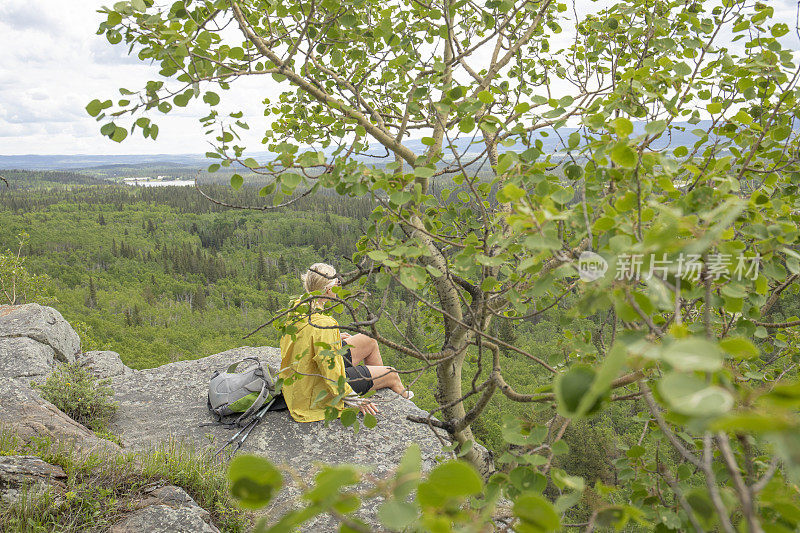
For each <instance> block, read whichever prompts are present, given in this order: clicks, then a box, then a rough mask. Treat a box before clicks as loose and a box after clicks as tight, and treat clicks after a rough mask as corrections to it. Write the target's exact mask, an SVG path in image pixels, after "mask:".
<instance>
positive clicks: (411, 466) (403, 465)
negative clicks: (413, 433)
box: [393, 443, 422, 499]
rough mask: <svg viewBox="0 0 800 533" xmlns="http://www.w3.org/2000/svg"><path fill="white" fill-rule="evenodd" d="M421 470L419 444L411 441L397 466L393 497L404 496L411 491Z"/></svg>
mask: <svg viewBox="0 0 800 533" xmlns="http://www.w3.org/2000/svg"><path fill="white" fill-rule="evenodd" d="M421 470H422V451H421V450H420V447H419V444H417V443H412V444H411V445H410V446H409V447H408V448H407V449H406V453H404V454H403V458H402V459H401V460H400V464H399V465H398V466H397V472H396V474H395V480H396V482H397V485H395V488H394V491H393V492H394V496H395V498H400V499H402V498H405V497H406V496H408V495H409V494H410V493H411V491H413V490H414V489H415V488H416V487H417V484H418V483H419V480H420V471H421Z"/></svg>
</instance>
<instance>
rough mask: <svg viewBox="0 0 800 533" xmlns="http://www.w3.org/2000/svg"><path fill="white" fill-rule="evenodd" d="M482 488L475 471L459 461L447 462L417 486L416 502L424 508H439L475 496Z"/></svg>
mask: <svg viewBox="0 0 800 533" xmlns="http://www.w3.org/2000/svg"><path fill="white" fill-rule="evenodd" d="M482 488H483V482H482V481H481V477H480V476H479V475H478V473H477V472H476V471H475V469H474V468H473V467H472V466H470V465H468V464H467V463H463V462H461V461H448V462H446V463H443V464H441V465H439V466H437V467H436V468H434V469H433V471H432V472H431V473H430V475H429V476H428V479H427V480H426V481H424V482H422V483H420V484H419V488H418V489H417V501H418V502H419V503H420V505H422V506H424V507H440V506H442V505H443V504H444V503H445V502H447V501H449V500H450V499H453V498H457V499H460V498H463V497H465V496H470V495H472V494H477V493H479V492H480V491H481V489H482Z"/></svg>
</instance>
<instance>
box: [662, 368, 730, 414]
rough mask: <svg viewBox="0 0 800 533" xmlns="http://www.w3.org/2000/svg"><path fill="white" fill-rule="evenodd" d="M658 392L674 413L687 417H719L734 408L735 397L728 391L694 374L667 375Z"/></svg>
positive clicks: (675, 373)
mask: <svg viewBox="0 0 800 533" xmlns="http://www.w3.org/2000/svg"><path fill="white" fill-rule="evenodd" d="M658 390H659V392H660V393H661V396H662V397H663V398H664V400H665V401H666V402H667V404H668V405H669V407H670V408H671V409H672V410H673V411H675V412H677V413H680V414H683V415H686V416H695V417H712V416H719V415H721V414H724V413H726V412H728V411H729V410H730V409H731V408H732V407H733V396H731V394H730V393H729V392H728V391H726V390H725V389H723V388H722V387H718V386H716V385H709V384H707V383H706V382H705V381H704V380H702V379H700V378H698V377H697V376H695V375H693V374H679V373H677V372H672V373H670V374H667V375H666V376H664V378H663V379H662V380H661V381H660V382H659V384H658Z"/></svg>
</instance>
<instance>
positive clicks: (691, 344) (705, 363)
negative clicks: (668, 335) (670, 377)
mask: <svg viewBox="0 0 800 533" xmlns="http://www.w3.org/2000/svg"><path fill="white" fill-rule="evenodd" d="M661 357H662V358H663V359H664V361H666V362H667V363H669V364H670V365H671V366H672V368H674V369H676V370H685V371H692V370H702V371H706V372H713V371H714V370H719V369H720V368H722V352H721V351H720V349H719V347H718V346H717V345H716V344H714V343H712V342H710V341H707V340H705V339H701V338H697V337H693V338H688V339H680V340H677V341H675V342H673V343H671V344H669V345H668V346H666V347H665V348H664V349H663V352H662V355H661Z"/></svg>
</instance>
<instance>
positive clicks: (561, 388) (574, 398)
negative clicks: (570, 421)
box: [555, 365, 600, 418]
mask: <svg viewBox="0 0 800 533" xmlns="http://www.w3.org/2000/svg"><path fill="white" fill-rule="evenodd" d="M596 377H597V373H596V372H595V371H594V369H593V368H591V367H589V366H586V365H575V366H573V367H572V368H570V369H569V370H567V371H566V372H564V373H563V374H560V375H559V376H558V377H557V378H556V386H555V393H556V401H557V402H558V412H559V414H560V415H561V416H563V417H565V418H572V417H574V416H576V415H577V414H578V408H579V406H580V404H581V400H582V399H583V397H584V396H586V395H587V394H588V393H589V389H591V387H592V383H594V380H595V378H596ZM599 407H600V406H599V402H598V403H597V404H596V405H593V406H591V409H588V410H587V412H591V411H592V410H595V409H598V408H599Z"/></svg>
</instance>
